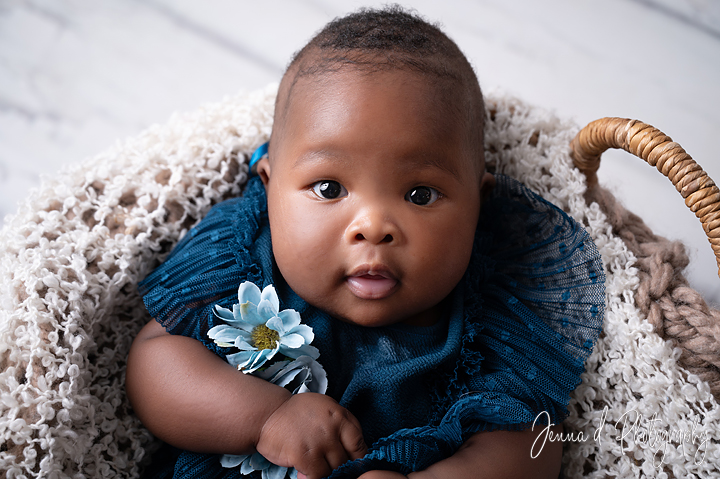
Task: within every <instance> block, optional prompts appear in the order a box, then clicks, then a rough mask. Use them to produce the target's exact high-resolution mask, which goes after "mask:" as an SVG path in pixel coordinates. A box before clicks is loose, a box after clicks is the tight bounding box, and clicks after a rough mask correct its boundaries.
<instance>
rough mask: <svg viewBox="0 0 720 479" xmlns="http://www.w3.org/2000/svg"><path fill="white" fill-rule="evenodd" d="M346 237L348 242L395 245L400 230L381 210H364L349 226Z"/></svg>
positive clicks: (385, 212) (386, 213)
mask: <svg viewBox="0 0 720 479" xmlns="http://www.w3.org/2000/svg"><path fill="white" fill-rule="evenodd" d="M346 235H347V238H348V240H350V242H362V241H367V242H369V243H372V244H383V243H386V244H395V243H397V242H398V240H399V239H400V229H399V228H398V227H397V224H396V223H395V221H394V220H393V219H392V218H391V217H390V216H389V214H388V212H387V211H384V209H383V208H365V209H364V210H363V211H361V212H359V214H358V215H357V216H356V217H355V218H354V220H353V222H352V223H351V224H350V225H349V227H348V229H347V231H346Z"/></svg>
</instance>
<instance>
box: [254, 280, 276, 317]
mask: <svg viewBox="0 0 720 479" xmlns="http://www.w3.org/2000/svg"><path fill="white" fill-rule="evenodd" d="M263 299H266V300H268V301H270V304H272V306H273V308H274V310H275V314H277V312H278V311H280V300H279V299H278V295H277V292H276V291H275V287H273V285H271V284H269V285H267V286H265V287H264V288H263V290H262V294H261V295H260V300H263ZM258 304H259V303H258Z"/></svg>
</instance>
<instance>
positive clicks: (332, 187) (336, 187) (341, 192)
mask: <svg viewBox="0 0 720 479" xmlns="http://www.w3.org/2000/svg"><path fill="white" fill-rule="evenodd" d="M313 191H314V192H315V194H316V195H318V196H319V197H320V198H325V199H328V200H334V199H335V198H340V197H342V196H346V195H347V194H348V193H347V190H346V189H345V187H344V186H343V185H341V184H340V183H338V182H337V181H332V180H323V181H318V182H317V183H315V184H314V185H313Z"/></svg>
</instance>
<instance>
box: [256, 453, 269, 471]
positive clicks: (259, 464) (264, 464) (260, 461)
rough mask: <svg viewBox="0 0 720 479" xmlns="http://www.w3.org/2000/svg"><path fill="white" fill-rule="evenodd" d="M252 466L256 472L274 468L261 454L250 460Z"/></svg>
mask: <svg viewBox="0 0 720 479" xmlns="http://www.w3.org/2000/svg"><path fill="white" fill-rule="evenodd" d="M250 465H251V466H252V467H253V469H254V470H255V471H260V470H262V469H267V468H268V467H270V466H272V465H273V463H272V462H270V461H268V460H267V459H265V456H263V455H262V454H260V453H259V452H256V453H255V454H253V455H252V457H251V458H250Z"/></svg>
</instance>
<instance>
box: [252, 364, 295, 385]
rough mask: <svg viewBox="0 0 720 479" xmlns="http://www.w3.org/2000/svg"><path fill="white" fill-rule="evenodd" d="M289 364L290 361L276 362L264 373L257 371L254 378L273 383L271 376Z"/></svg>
mask: <svg viewBox="0 0 720 479" xmlns="http://www.w3.org/2000/svg"><path fill="white" fill-rule="evenodd" d="M288 364H290V361H277V362H275V363H273V364H272V365H271V366H270V367H269V368H267V369H266V370H264V371H258V372H257V373H255V376H257V377H259V378H260V379H264V380H266V381H270V382H273V376H275V375H276V374H277V373H278V372H280V370H282V369H283V368H284V367H285V366H287V365H288Z"/></svg>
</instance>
